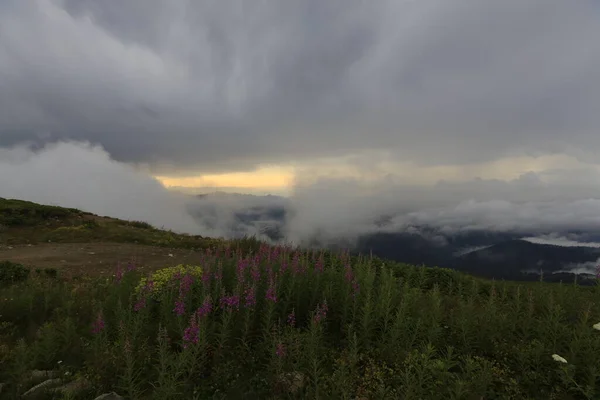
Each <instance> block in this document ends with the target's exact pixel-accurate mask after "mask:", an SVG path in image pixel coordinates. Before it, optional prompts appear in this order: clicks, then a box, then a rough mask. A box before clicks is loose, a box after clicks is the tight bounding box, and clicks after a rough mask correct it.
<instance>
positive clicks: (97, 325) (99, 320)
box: [92, 311, 106, 335]
mask: <svg viewBox="0 0 600 400" xmlns="http://www.w3.org/2000/svg"><path fill="white" fill-rule="evenodd" d="M105 327H106V326H105V324H104V318H103V317H102V311H100V312H98V316H97V317H96V320H95V321H94V322H93V323H92V333H93V334H94V335H97V334H98V333H100V332H102V331H103V330H104V328H105Z"/></svg>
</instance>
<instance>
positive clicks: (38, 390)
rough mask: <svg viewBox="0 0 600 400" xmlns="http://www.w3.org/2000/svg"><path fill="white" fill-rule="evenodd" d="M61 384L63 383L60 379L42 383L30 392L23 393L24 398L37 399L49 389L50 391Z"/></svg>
mask: <svg viewBox="0 0 600 400" xmlns="http://www.w3.org/2000/svg"><path fill="white" fill-rule="evenodd" d="M60 382H61V380H60V379H48V380H45V381H44V382H42V383H40V384H38V385H35V386H34V387H32V388H31V389H29V390H28V391H26V392H25V393H23V397H35V396H38V395H40V394H42V393H43V392H44V391H46V390H47V389H50V388H52V387H53V386H57V385H60Z"/></svg>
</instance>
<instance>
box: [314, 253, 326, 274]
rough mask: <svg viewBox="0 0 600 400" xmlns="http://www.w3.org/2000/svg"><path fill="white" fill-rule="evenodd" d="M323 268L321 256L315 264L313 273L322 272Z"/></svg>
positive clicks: (323, 262)
mask: <svg viewBox="0 0 600 400" xmlns="http://www.w3.org/2000/svg"><path fill="white" fill-rule="evenodd" d="M324 266H325V260H324V259H323V256H322V255H321V256H320V257H319V259H318V260H317V262H316V263H315V272H323V269H324Z"/></svg>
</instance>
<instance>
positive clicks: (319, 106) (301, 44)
mask: <svg viewBox="0 0 600 400" xmlns="http://www.w3.org/2000/svg"><path fill="white" fill-rule="evenodd" d="M599 17H600V8H599V7H598V4H597V2H596V1H592V0H582V1H574V2H573V1H564V0H528V1H523V0H502V1H480V0H453V1H448V0H423V1H385V0H382V1H375V2H364V1H358V0H332V1H322V0H290V1H285V2H282V1H279V0H268V1H262V2H259V3H256V2H254V3H249V2H247V1H241V0H225V1H218V2H215V1H204V0H200V1H193V2H190V1H187V0H123V1H118V2H115V1H110V0H106V1H104V0H102V1H100V0H30V1H23V0H4V1H2V2H1V3H0V147H10V146H13V145H15V144H20V143H26V142H29V143H35V144H37V145H41V144H43V143H47V142H60V141H63V140H82V141H89V142H91V143H93V144H99V145H102V146H103V148H105V149H106V151H107V152H108V153H109V154H110V155H111V156H112V157H113V158H114V159H115V160H118V161H122V162H133V163H145V164H147V165H148V166H149V168H151V169H152V170H153V171H154V172H155V173H159V172H160V173H163V174H171V175H189V174H194V173H197V172H199V171H200V172H202V173H208V172H211V171H213V172H214V171H217V172H218V171H240V170H249V169H251V168H253V167H254V166H256V165H258V164H262V163H281V162H287V161H289V160H309V159H315V158H319V157H324V156H331V155H339V154H347V153H352V152H362V151H367V150H382V149H383V150H386V151H388V152H389V154H390V156H391V157H395V158H396V159H398V160H405V161H412V162H415V163H419V164H464V163H472V162H482V161H490V160H496V159H501V158H503V157H507V156H513V155H516V154H551V153H565V154H570V155H572V156H575V157H578V158H579V159H581V160H594V159H595V157H596V155H597V154H598V151H600V135H598V127H600V113H598V112H597V107H598V104H600V41H598V40H596V38H598V37H600V18H599Z"/></svg>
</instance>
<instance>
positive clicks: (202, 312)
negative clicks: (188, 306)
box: [196, 295, 212, 318]
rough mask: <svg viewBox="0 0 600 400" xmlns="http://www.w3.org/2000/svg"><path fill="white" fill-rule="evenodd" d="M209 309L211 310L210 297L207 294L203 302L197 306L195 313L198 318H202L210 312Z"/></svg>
mask: <svg viewBox="0 0 600 400" xmlns="http://www.w3.org/2000/svg"><path fill="white" fill-rule="evenodd" d="M211 311H212V298H211V297H210V295H209V296H206V297H205V298H204V302H203V303H202V306H201V307H200V308H198V310H196V314H197V315H198V317H199V318H202V317H204V316H207V315H208V314H210V312H211Z"/></svg>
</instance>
